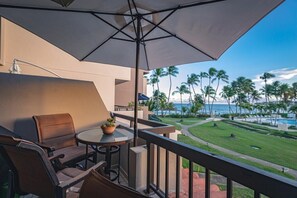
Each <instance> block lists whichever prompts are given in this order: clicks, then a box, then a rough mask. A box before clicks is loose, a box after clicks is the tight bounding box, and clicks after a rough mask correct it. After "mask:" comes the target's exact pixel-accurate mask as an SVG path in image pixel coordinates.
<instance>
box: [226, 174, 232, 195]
mask: <svg viewBox="0 0 297 198" xmlns="http://www.w3.org/2000/svg"><path fill="white" fill-rule="evenodd" d="M232 190H233V185H232V180H231V179H229V178H227V198H232V194H233V193H232Z"/></svg>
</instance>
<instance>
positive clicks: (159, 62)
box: [0, 0, 283, 70]
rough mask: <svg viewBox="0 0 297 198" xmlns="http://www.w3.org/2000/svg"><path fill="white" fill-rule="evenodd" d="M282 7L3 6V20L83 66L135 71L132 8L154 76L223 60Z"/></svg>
mask: <svg viewBox="0 0 297 198" xmlns="http://www.w3.org/2000/svg"><path fill="white" fill-rule="evenodd" d="M282 1H283V0H225V1H222V0H208V1H207V0H199V1H197V0H196V1H193V0H163V1H161V0H149V1H148V0H134V1H132V0H131V1H124V0H105V1H104V0H74V1H73V3H72V4H70V5H69V6H68V7H67V8H63V7H61V6H60V5H59V4H57V3H55V2H53V1H50V0H38V1H36V0H26V1H24V0H0V15H1V16H3V17H4V18H6V19H8V20H10V21H12V22H14V23H16V24H18V25H20V26H22V27H23V28H25V29H27V30H29V31H31V32H32V33H34V34H36V35H38V36H39V37H41V38H43V39H45V40H47V41H48V42H50V43H52V44H54V45H55V46H57V47H59V48H60V49H62V50H64V51H66V52H68V53H69V54H71V55H72V56H74V57H75V58H77V59H78V60H82V61H91V62H100V63H107V64H112V65H120V66H126V67H135V58H136V53H135V40H136V32H135V30H136V27H135V28H134V26H137V24H136V23H137V22H136V20H137V19H136V17H131V12H130V10H129V9H130V8H131V9H132V14H133V15H136V14H137V12H138V13H140V14H141V15H142V18H141V33H140V34H141V35H140V38H141V45H140V54H139V68H140V69H144V70H152V69H155V68H160V67H166V66H171V65H179V64H185V63H192V62H201V61H209V60H216V59H218V58H219V57H220V56H221V55H222V53H223V52H224V51H226V50H227V49H228V48H229V47H230V46H231V45H232V44H233V43H234V42H235V41H236V40H237V39H238V38H240V37H241V36H242V35H243V34H244V33H245V32H246V31H248V30H249V29H250V28H251V27H252V26H253V25H254V24H255V23H257V22H258V21H259V20H260V19H262V18H263V17H264V16H265V15H266V14H267V13H269V12H270V11H271V10H273V9H274V8H275V7H277V6H278V5H279V4H280V3H281V2H282ZM127 2H130V4H128V3H127ZM134 5H136V9H135V8H134ZM30 7H32V9H29V8H30ZM33 8H34V9H33ZM12 9H13V10H12ZM133 19H134V22H135V23H134V26H133V22H132V20H133ZM164 19H165V20H164ZM156 25H158V26H156ZM119 30H121V31H119Z"/></svg>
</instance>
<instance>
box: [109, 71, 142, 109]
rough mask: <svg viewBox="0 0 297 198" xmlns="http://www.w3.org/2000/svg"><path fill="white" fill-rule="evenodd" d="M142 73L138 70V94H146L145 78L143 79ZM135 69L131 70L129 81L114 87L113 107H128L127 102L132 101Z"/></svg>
mask: <svg viewBox="0 0 297 198" xmlns="http://www.w3.org/2000/svg"><path fill="white" fill-rule="evenodd" d="M143 75H144V71H143V70H139V74H138V76H139V77H138V93H144V94H146V85H147V83H146V78H144V77H143ZM134 87H135V69H131V80H130V81H129V82H124V83H121V84H118V85H116V87H115V105H120V106H128V103H129V102H132V101H134Z"/></svg>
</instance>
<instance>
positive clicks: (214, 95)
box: [211, 78, 220, 111]
mask: <svg viewBox="0 0 297 198" xmlns="http://www.w3.org/2000/svg"><path fill="white" fill-rule="evenodd" d="M219 85H220V79H219V78H218V84H217V87H216V93H215V95H214V98H213V99H212V103H211V111H212V109H213V103H214V101H215V99H216V96H217V92H218V89H219Z"/></svg>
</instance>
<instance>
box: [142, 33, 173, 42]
mask: <svg viewBox="0 0 297 198" xmlns="http://www.w3.org/2000/svg"><path fill="white" fill-rule="evenodd" d="M169 37H173V35H168V36H160V37H155V38H151V39H146V40H143V42H149V41H154V40H159V39H164V38H169Z"/></svg>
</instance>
